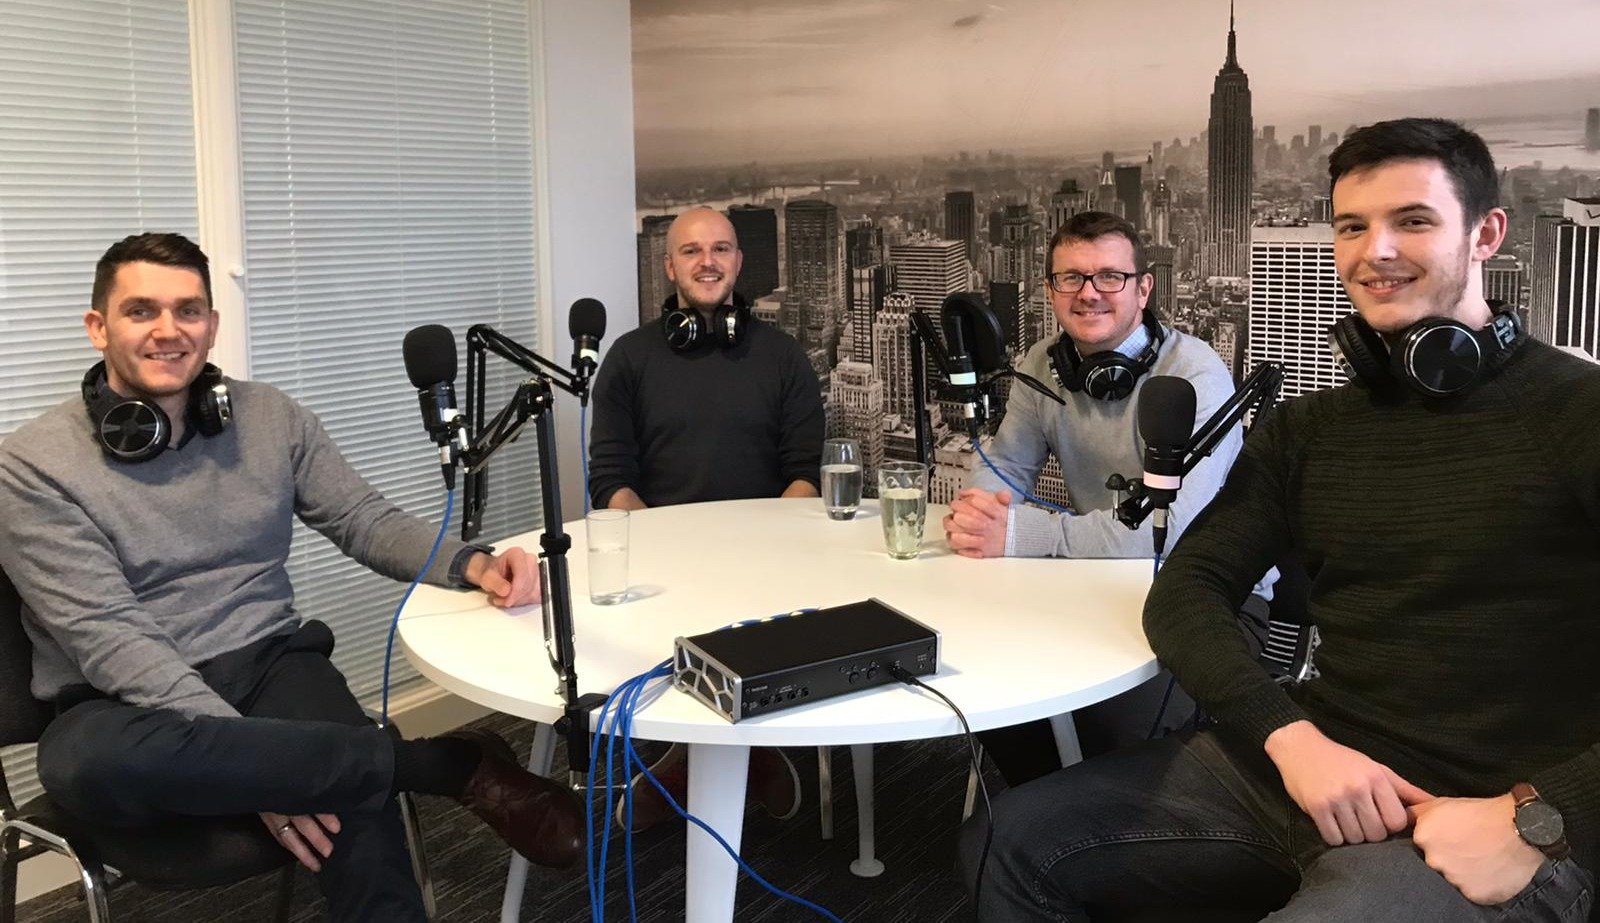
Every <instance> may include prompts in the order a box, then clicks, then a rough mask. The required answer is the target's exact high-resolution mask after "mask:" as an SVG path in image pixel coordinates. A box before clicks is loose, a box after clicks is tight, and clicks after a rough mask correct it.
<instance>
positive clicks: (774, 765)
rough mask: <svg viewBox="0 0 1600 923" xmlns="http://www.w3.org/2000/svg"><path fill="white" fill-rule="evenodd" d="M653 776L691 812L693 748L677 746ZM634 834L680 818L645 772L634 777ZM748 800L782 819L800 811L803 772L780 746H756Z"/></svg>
mask: <svg viewBox="0 0 1600 923" xmlns="http://www.w3.org/2000/svg"><path fill="white" fill-rule="evenodd" d="M650 774H651V775H653V776H655V777H656V779H657V780H658V781H660V783H661V785H662V786H663V787H664V788H666V790H667V791H668V792H669V793H670V794H671V795H672V797H673V799H674V800H676V801H677V802H678V804H680V805H683V806H684V808H685V809H686V810H687V808H688V806H689V748H688V747H687V746H685V745H684V744H673V745H672V746H671V748H669V749H668V750H667V752H666V753H665V754H663V755H662V757H661V758H660V759H658V760H656V761H655V762H654V763H652V764H651V765H650ZM629 784H630V785H632V786H633V832H634V833H638V832H640V831H642V830H648V829H650V828H651V827H654V826H655V825H656V824H659V823H661V822H662V821H665V820H670V819H672V818H675V817H677V816H678V814H677V812H676V811H674V810H672V806H671V805H669V804H667V800H666V799H665V798H663V797H661V792H659V791H657V790H656V787H655V786H654V785H651V784H650V782H649V781H648V780H646V779H645V777H644V774H643V773H639V774H637V775H635V776H634V777H633V781H632V782H631V783H629ZM745 785H746V788H747V791H748V797H750V798H753V799H755V800H756V801H759V802H761V806H762V807H764V808H766V810H767V813H768V814H771V815H772V816H773V817H775V818H777V819H778V820H788V819H789V818H791V817H793V816H795V815H796V814H798V813H799V812H800V773H799V772H798V771H796V770H795V768H794V763H793V761H791V760H790V759H789V756H788V754H786V753H784V752H783V751H782V750H779V749H778V748H776V747H752V748H751V750H750V772H749V775H747V776H746V777H745ZM624 806H625V804H624V802H623V800H622V799H620V798H619V799H617V808H616V811H615V816H616V819H617V826H618V827H623V828H624V829H626V827H625V825H624V824H623V813H624V812H623V808H624Z"/></svg>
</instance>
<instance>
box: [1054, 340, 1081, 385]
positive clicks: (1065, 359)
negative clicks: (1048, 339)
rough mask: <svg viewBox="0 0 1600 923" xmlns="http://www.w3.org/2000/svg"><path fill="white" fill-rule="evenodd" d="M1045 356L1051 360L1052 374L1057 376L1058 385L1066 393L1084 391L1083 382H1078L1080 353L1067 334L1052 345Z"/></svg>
mask: <svg viewBox="0 0 1600 923" xmlns="http://www.w3.org/2000/svg"><path fill="white" fill-rule="evenodd" d="M1045 355H1046V356H1048V357H1049V359H1050V374H1051V375H1053V376H1055V379H1056V384H1058V385H1060V386H1061V387H1062V389H1064V390H1066V391H1079V390H1082V388H1083V382H1081V381H1079V380H1078V351H1077V350H1076V349H1074V348H1073V345H1072V341H1071V340H1070V339H1068V338H1067V335H1066V334H1064V333H1063V334H1062V335H1061V336H1060V337H1059V338H1057V339H1056V341H1055V342H1054V343H1052V344H1050V348H1049V349H1047V350H1045Z"/></svg>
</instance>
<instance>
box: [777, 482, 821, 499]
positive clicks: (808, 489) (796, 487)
mask: <svg viewBox="0 0 1600 923" xmlns="http://www.w3.org/2000/svg"><path fill="white" fill-rule="evenodd" d="M780 496H783V497H820V496H822V494H820V493H818V492H817V485H815V484H813V483H811V482H810V481H808V480H806V479H804V478H797V479H795V480H793V481H790V482H789V486H788V487H785V488H784V489H783V493H782V494H781V495H780Z"/></svg>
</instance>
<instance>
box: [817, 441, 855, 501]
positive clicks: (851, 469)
mask: <svg viewBox="0 0 1600 923" xmlns="http://www.w3.org/2000/svg"><path fill="white" fill-rule="evenodd" d="M822 505H823V507H825V508H826V509H827V511H828V518H829V519H854V518H855V515H856V508H857V507H859V506H861V444H860V443H859V442H856V441H855V440H854V439H829V440H828V441H827V442H824V443H823V444H822Z"/></svg>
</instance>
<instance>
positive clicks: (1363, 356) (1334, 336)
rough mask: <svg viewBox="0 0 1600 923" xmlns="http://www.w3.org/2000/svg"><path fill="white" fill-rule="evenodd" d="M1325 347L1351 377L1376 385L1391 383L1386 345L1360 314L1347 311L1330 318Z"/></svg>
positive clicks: (1354, 379)
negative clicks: (1334, 319) (1335, 319)
mask: <svg viewBox="0 0 1600 923" xmlns="http://www.w3.org/2000/svg"><path fill="white" fill-rule="evenodd" d="M1328 348H1329V349H1331V350H1332V351H1333V358H1334V359H1335V360H1337V361H1338V363H1339V367H1340V368H1342V369H1343V370H1344V373H1345V375H1346V376H1347V377H1349V379H1350V380H1351V381H1354V382H1356V383H1358V384H1362V385H1365V386H1367V387H1368V388H1376V389H1381V388H1387V387H1390V386H1392V385H1393V384H1394V381H1395V379H1394V377H1393V376H1392V375H1391V374H1390V373H1389V347H1388V346H1386V345H1384V342H1383V337H1381V336H1379V335H1378V332H1377V331H1376V330H1373V329H1372V328H1371V327H1370V326H1368V324H1367V322H1366V321H1364V320H1362V319H1361V315H1359V314H1351V315H1348V316H1346V317H1341V318H1339V319H1338V320H1337V321H1336V322H1334V325H1333V326H1332V327H1329V328H1328Z"/></svg>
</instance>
